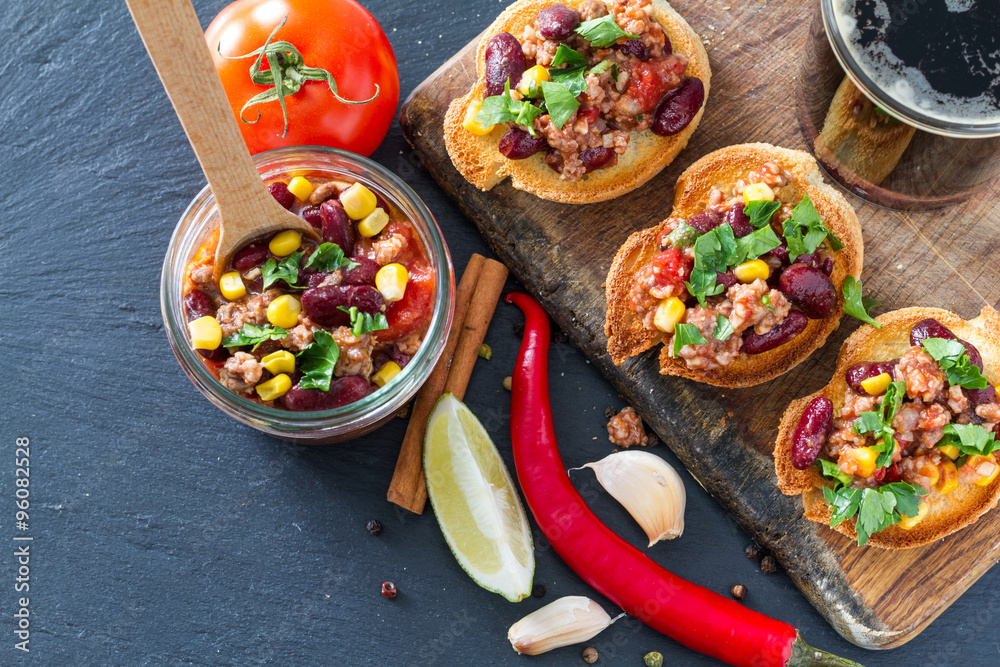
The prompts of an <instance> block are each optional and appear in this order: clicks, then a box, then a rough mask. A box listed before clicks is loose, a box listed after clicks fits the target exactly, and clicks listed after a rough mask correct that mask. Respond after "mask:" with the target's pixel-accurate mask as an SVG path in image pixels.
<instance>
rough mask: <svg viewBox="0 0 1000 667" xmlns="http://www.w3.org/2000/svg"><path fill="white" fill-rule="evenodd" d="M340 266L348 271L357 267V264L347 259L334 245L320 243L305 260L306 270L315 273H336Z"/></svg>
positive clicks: (338, 247)
mask: <svg viewBox="0 0 1000 667" xmlns="http://www.w3.org/2000/svg"><path fill="white" fill-rule="evenodd" d="M342 266H346V267H347V269H348V270H350V269H353V268H354V267H356V266H358V263H357V262H352V261H351V260H349V259H347V258H346V257H345V256H344V251H343V250H341V249H340V246H339V245H337V244H336V243H321V244H320V245H319V247H318V248H316V250H314V251H313V254H311V255H309V259H307V260H306V268H307V269H316V270H317V271H336V270H337V269H339V268H340V267H342Z"/></svg>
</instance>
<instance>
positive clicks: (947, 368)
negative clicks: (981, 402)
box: [920, 338, 987, 389]
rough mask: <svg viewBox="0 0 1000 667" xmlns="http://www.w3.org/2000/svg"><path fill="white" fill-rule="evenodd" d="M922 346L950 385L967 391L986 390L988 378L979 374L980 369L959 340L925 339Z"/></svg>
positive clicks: (921, 343) (921, 342)
mask: <svg viewBox="0 0 1000 667" xmlns="http://www.w3.org/2000/svg"><path fill="white" fill-rule="evenodd" d="M920 345H921V346H923V348H924V350H926V351H927V354H929V355H931V357H933V358H934V361H936V362H938V365H939V366H940V367H941V370H943V371H944V373H945V375H947V376H948V382H949V383H950V384H953V385H958V386H959V387H965V388H966V389H986V385H987V381H986V378H984V377H983V375H982V373H980V372H979V367H978V366H976V365H975V364H973V363H972V359H970V358H969V353H968V351H967V350H966V349H965V346H964V345H962V344H961V343H959V342H958V341H957V340H949V339H946V338H925V339H924V340H922V341H920Z"/></svg>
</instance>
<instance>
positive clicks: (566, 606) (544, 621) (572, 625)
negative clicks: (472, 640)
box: [507, 595, 624, 655]
mask: <svg viewBox="0 0 1000 667" xmlns="http://www.w3.org/2000/svg"><path fill="white" fill-rule="evenodd" d="M623 615H624V614H622V616H623ZM618 618H621V616H619V617H618ZM618 618H616V619H614V620H612V619H611V617H610V616H608V613H607V612H606V611H604V610H603V609H602V608H601V606H600V605H599V604H597V603H596V602H594V601H593V600H591V599H590V598H586V597H583V596H582V595H568V596H566V597H562V598H559V599H558V600H556V601H555V602H551V603H549V604H547V605H545V606H544V607H542V608H541V609H538V610H537V611H533V612H531V613H530V614H528V615H527V616H525V617H524V618H522V619H521V620H520V621H518V622H517V623H515V624H514V625H512V626H510V630H508V631H507V639H509V640H510V645H511V646H513V647H514V650H515V651H517V652H518V653H523V654H525V655H538V654H539V653H545V652H546V651H551V650H552V649H554V648H559V647H561V646H570V645H571V644H579V643H581V642H585V641H587V640H588V639H590V638H591V637H593V636H594V635H596V634H597V633H598V632H600V631H601V630H603V629H604V628H606V627H608V626H609V625H611V624H612V623H614V621H616V620H618Z"/></svg>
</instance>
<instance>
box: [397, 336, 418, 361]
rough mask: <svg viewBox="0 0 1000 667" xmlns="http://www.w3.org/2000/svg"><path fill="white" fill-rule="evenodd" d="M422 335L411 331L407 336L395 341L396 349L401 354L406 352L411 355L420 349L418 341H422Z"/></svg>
mask: <svg viewBox="0 0 1000 667" xmlns="http://www.w3.org/2000/svg"><path fill="white" fill-rule="evenodd" d="M423 338H424V335H423V334H421V333H417V332H414V333H411V334H410V335H408V336H404V337H403V338H400V339H399V340H397V341H396V349H397V350H399V351H400V352H401V353H403V354H408V355H410V356H411V357H412V356H413V355H414V354H416V353H417V350H418V349H420V343H421V342H423Z"/></svg>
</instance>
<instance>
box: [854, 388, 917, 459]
mask: <svg viewBox="0 0 1000 667" xmlns="http://www.w3.org/2000/svg"><path fill="white" fill-rule="evenodd" d="M904 396H906V383H905V382H890V383H889V387H888V388H887V389H886V390H885V395H884V396H883V397H882V407H881V409H880V410H879V412H862V413H861V414H860V415H858V419H856V420H855V421H854V432H855V433H858V434H860V435H864V434H865V433H872V434H874V436H875V438H876V442H875V445H874V446H873V447H872V449H874V450H875V451H876V452H878V458H877V459H876V460H875V469H876V470H878V469H879V468H885V467H886V466H890V465H892V454H893V451H894V450H895V448H896V430H895V429H894V428H893V427H892V420H893V419H895V417H896V413H897V412H899V408H900V407H901V406H902V405H903V397H904Z"/></svg>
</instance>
